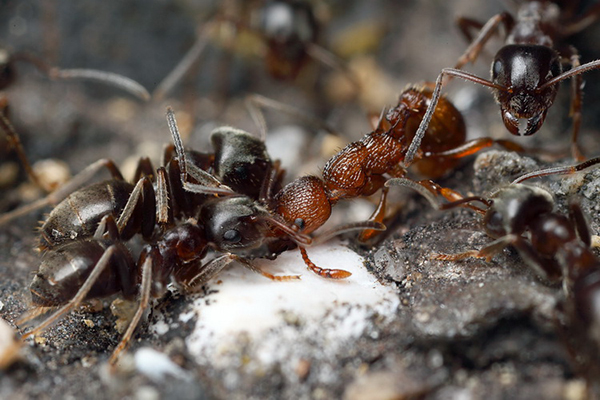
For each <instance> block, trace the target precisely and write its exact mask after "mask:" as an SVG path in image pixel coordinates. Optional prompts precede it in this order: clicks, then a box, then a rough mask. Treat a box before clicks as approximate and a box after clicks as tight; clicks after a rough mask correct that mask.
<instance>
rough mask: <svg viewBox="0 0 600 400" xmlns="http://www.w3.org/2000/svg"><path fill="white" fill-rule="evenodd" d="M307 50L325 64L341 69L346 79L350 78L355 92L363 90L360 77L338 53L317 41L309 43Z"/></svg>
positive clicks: (337, 69) (349, 80)
mask: <svg viewBox="0 0 600 400" xmlns="http://www.w3.org/2000/svg"><path fill="white" fill-rule="evenodd" d="M306 52H307V54H308V55H309V56H311V57H312V58H314V59H315V60H318V61H320V62H322V63H323V64H325V65H327V66H328V67H330V68H332V69H333V70H335V71H341V72H342V74H343V75H344V76H345V77H346V79H348V82H350V84H351V85H352V87H353V88H354V90H355V93H360V92H361V83H360V81H359V80H358V77H357V76H356V74H354V72H352V71H351V70H350V69H349V68H348V66H347V65H346V64H345V63H344V61H343V60H342V59H341V58H339V57H338V56H337V55H335V54H334V53H332V52H331V51H329V50H327V49H325V48H324V47H322V46H319V45H318V44H315V43H307V45H306Z"/></svg>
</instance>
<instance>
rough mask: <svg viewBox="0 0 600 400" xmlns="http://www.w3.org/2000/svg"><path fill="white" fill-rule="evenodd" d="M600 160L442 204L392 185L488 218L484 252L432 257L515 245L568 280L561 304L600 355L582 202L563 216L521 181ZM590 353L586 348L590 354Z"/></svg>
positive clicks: (538, 267)
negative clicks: (483, 195) (489, 194)
mask: <svg viewBox="0 0 600 400" xmlns="http://www.w3.org/2000/svg"><path fill="white" fill-rule="evenodd" d="M598 163H600V157H597V158H594V159H590V160H588V161H586V162H584V163H581V164H578V165H574V166H567V167H553V168H548V169H544V170H539V171H534V172H532V173H528V174H526V175H523V176H521V177H519V178H518V179H516V180H515V181H513V182H512V183H511V184H510V185H509V186H507V187H504V188H501V189H499V190H497V191H496V192H495V193H493V194H492V195H491V196H490V197H489V198H484V197H480V196H469V197H463V198H460V199H457V200H455V201H453V202H449V203H445V204H440V202H439V201H438V199H437V198H436V197H434V196H432V195H431V193H430V192H428V191H425V190H422V188H419V187H415V186H414V185H410V184H408V185H406V184H405V182H403V181H402V180H390V181H389V183H388V185H390V186H392V185H402V186H410V187H411V188H413V189H416V190H418V191H419V192H420V193H421V194H423V195H424V196H425V197H426V198H427V199H428V200H429V201H430V203H431V204H432V205H433V206H434V207H435V208H437V209H440V210H448V209H452V208H455V207H466V206H469V208H471V209H473V210H475V211H477V212H478V213H480V214H481V215H482V216H483V218H482V222H483V228H484V230H485V232H486V233H487V234H488V235H489V236H490V237H491V238H493V239H494V240H493V241H492V242H491V243H489V244H488V245H486V246H484V247H483V248H482V249H480V250H470V251H466V252H462V253H457V254H439V253H436V254H432V255H431V257H430V258H431V259H433V260H442V261H460V260H464V259H467V258H485V259H486V260H487V261H490V260H491V258H492V257H493V256H494V255H495V254H498V253H499V252H500V251H502V250H503V249H504V248H506V247H508V246H512V247H514V248H515V249H516V250H517V252H518V253H519V255H520V256H521V258H522V259H523V260H524V261H525V263H526V264H527V265H528V266H529V267H530V268H532V270H533V271H534V272H535V273H536V274H537V275H538V276H539V277H541V278H542V279H543V280H545V281H547V282H550V283H556V282H559V281H560V280H562V285H563V294H564V298H563V301H562V303H559V304H560V307H559V311H560V312H562V313H563V314H564V315H565V317H566V319H567V322H568V328H569V329H573V332H575V333H576V334H577V335H578V336H581V335H582V334H583V339H584V340H585V341H587V342H588V343H589V344H591V345H592V347H593V348H594V349H595V351H596V353H595V354H596V355H595V356H594V357H597V356H598V354H599V353H598V352H600V335H599V334H598V327H599V326H600V313H599V310H600V303H599V301H598V299H599V296H600V260H599V259H598V258H597V256H596V255H595V253H594V252H593V251H592V236H591V234H590V230H589V227H588V225H587V222H586V218H585V216H584V214H583V212H582V210H581V208H580V206H579V204H577V203H576V202H571V203H570V205H569V213H568V215H563V214H562V213H559V212H557V211H556V210H555V202H554V199H553V197H552V195H551V194H550V193H549V192H548V191H547V190H545V189H543V188H541V187H537V186H531V185H527V184H523V183H520V182H523V181H525V180H527V179H531V178H535V177H540V176H547V175H554V174H571V173H574V172H577V171H582V170H584V169H586V168H589V167H590V166H592V165H596V164H598ZM471 202H480V203H482V204H483V205H484V208H479V207H474V206H472V205H471V204H470V203H471ZM561 322H562V321H561ZM563 328H564V327H563ZM579 345H581V344H579ZM589 351H590V349H589V348H586V354H589V353H588V352H589ZM593 362H594V364H595V363H596V361H595V360H594V361H593ZM588 372H589V371H588ZM590 376H592V375H591V374H590Z"/></svg>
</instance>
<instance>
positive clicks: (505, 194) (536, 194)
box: [483, 184, 554, 238]
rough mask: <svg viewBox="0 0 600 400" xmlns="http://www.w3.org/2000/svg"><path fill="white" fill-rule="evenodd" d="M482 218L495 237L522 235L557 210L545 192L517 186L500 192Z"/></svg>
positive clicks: (495, 195)
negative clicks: (541, 216) (534, 222)
mask: <svg viewBox="0 0 600 400" xmlns="http://www.w3.org/2000/svg"><path fill="white" fill-rule="evenodd" d="M491 199H492V200H493V204H492V205H491V206H490V208H489V210H488V212H487V213H486V214H485V216H484V218H483V223H484V227H485V230H486V232H487V233H488V234H489V235H490V236H491V237H494V238H499V237H502V236H505V235H508V234H516V235H520V234H522V233H523V232H524V231H525V230H526V229H527V227H528V226H529V225H530V224H531V222H532V221H533V219H534V218H535V217H537V216H538V215H541V214H545V213H549V212H551V211H552V210H553V209H554V199H553V198H552V195H550V193H548V192H547V191H546V190H544V189H541V188H538V187H535V186H529V185H522V184H515V185H511V186H508V187H506V188H503V189H500V190H499V191H498V192H496V193H495V194H494V195H493V196H492V198H491Z"/></svg>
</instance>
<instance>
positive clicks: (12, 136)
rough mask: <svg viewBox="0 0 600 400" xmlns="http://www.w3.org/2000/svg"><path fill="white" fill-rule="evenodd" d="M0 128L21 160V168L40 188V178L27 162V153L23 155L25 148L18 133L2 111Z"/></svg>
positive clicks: (0, 113)
mask: <svg viewBox="0 0 600 400" xmlns="http://www.w3.org/2000/svg"><path fill="white" fill-rule="evenodd" d="M0 129H1V130H2V131H4V133H5V135H6V137H7V138H8V144H9V146H10V147H12V148H13V149H14V150H15V152H16V153H17V156H18V157H19V160H21V165H23V168H24V169H25V172H26V173H27V176H29V179H30V180H31V182H32V183H33V184H34V185H36V186H37V187H40V188H41V187H42V185H41V183H40V180H39V178H38V176H37V175H36V173H35V172H34V171H33V168H32V166H31V163H30V162H29V159H28V158H27V155H25V149H23V144H22V143H21V139H20V138H19V134H18V133H17V131H16V130H15V128H14V126H13V125H12V124H11V123H10V121H9V119H8V118H7V117H6V116H5V115H4V113H3V112H0Z"/></svg>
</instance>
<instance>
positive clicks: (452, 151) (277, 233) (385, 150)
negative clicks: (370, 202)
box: [0, 87, 525, 279]
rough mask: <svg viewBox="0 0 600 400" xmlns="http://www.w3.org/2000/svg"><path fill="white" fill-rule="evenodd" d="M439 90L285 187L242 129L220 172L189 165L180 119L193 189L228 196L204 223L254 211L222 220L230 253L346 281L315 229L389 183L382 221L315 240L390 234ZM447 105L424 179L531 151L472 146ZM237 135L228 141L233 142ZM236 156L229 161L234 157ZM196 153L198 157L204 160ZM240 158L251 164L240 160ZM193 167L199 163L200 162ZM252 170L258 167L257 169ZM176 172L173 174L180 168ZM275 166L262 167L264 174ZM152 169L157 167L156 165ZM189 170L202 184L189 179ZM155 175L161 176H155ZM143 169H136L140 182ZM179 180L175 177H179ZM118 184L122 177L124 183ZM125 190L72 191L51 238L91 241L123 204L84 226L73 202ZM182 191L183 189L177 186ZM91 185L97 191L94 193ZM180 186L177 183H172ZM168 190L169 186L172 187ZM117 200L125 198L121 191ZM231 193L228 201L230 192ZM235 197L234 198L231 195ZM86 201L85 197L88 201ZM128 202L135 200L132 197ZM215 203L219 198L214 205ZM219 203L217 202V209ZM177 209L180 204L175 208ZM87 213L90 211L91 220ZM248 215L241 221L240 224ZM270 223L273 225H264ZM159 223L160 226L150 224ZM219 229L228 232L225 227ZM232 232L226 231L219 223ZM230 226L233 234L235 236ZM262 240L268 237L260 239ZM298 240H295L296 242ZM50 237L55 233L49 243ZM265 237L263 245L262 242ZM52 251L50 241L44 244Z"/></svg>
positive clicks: (47, 230)
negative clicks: (487, 151) (390, 219)
mask: <svg viewBox="0 0 600 400" xmlns="http://www.w3.org/2000/svg"><path fill="white" fill-rule="evenodd" d="M430 96H431V91H430V90H429V89H427V88H422V89H418V88H414V87H413V88H409V89H407V90H406V91H404V92H403V93H402V94H401V96H400V99H399V101H398V104H397V106H396V107H394V108H392V109H390V110H389V111H388V112H387V114H386V115H385V116H384V115H383V114H382V115H381V117H380V119H379V121H378V123H377V126H376V128H375V130H374V131H373V132H371V133H368V134H367V135H365V137H364V138H363V139H362V140H360V141H357V142H352V143H350V144H349V145H347V146H346V147H345V148H344V149H342V150H341V151H340V152H339V153H338V154H336V155H335V156H333V157H332V158H331V159H330V160H329V161H328V162H327V163H326V164H325V166H324V168H323V173H322V176H323V178H322V179H321V178H319V177H316V176H303V177H300V178H297V179H295V180H294V181H292V182H290V183H289V184H287V185H286V186H285V187H283V188H281V182H282V180H283V171H282V170H281V169H280V167H279V163H272V162H271V160H270V159H269V157H268V154H267V153H266V149H265V147H264V142H263V141H261V140H259V139H256V138H254V139H252V140H251V139H249V138H250V137H251V135H249V134H246V133H243V132H241V131H237V130H233V131H232V129H233V128H226V129H225V128H224V129H225V131H231V133H229V134H227V135H225V131H217V132H215V134H214V135H213V139H212V140H213V146H214V147H215V155H214V158H213V159H212V160H213V161H212V164H210V163H209V164H205V166H206V165H209V166H210V168H212V170H213V174H214V175H212V174H209V173H207V172H205V170H206V169H207V168H201V167H198V166H194V167H193V168H192V167H188V164H190V163H189V162H188V161H187V156H186V153H185V151H184V149H183V144H182V143H181V138H180V136H179V133H178V130H177V127H176V126H175V124H174V122H170V129H171V131H172V136H173V143H174V146H175V147H174V149H175V151H176V154H177V159H178V160H180V161H179V163H180V165H181V167H180V168H181V182H182V186H183V188H184V189H185V190H188V191H192V192H196V193H202V194H207V195H217V196H221V197H219V198H218V199H209V200H206V201H204V203H205V204H203V205H202V207H201V208H200V209H201V210H213V211H201V216H200V220H201V221H202V223H203V224H212V223H213V222H211V221H214V220H215V218H216V217H215V215H214V214H215V213H217V211H214V210H216V209H217V208H218V209H219V210H220V211H218V212H219V213H220V212H223V213H224V212H226V211H227V210H238V212H240V213H246V214H247V215H246V217H247V218H250V219H249V220H248V221H254V222H253V223H247V222H248V221H246V220H245V219H241V216H240V215H238V214H235V213H234V212H230V214H229V215H230V216H231V220H227V221H224V220H219V222H218V223H219V224H220V225H221V226H228V227H230V228H229V229H228V231H230V232H229V233H227V235H228V236H231V239H236V240H238V241H240V243H238V244H236V245H235V246H232V247H226V246H222V247H217V250H218V251H221V252H231V253H233V252H237V253H236V254H238V255H240V254H241V255H243V256H244V257H246V258H250V259H251V258H275V257H276V256H277V254H279V253H281V252H283V251H285V250H288V249H291V248H293V247H296V246H297V247H298V248H299V250H300V252H301V254H302V258H303V260H304V262H305V263H306V265H307V266H308V267H309V269H311V270H312V271H314V272H315V273H317V274H319V275H321V276H324V277H328V278H335V279H342V278H346V277H348V276H349V275H350V273H349V272H347V271H344V270H338V269H323V268H320V267H318V266H316V265H315V264H314V263H313V262H312V261H311V260H310V259H309V258H308V255H307V252H306V249H305V245H308V244H310V243H312V242H313V239H311V238H309V236H308V235H311V234H312V233H313V232H314V231H315V230H317V229H318V228H320V227H321V226H322V225H323V224H324V223H325V222H326V221H327V220H328V219H329V217H330V215H331V212H332V208H333V206H335V204H337V202H338V201H340V200H342V199H350V198H355V197H359V196H370V195H372V194H374V193H375V192H377V191H378V190H379V189H383V190H382V193H381V198H380V202H379V206H378V207H377V209H376V210H375V212H374V213H373V215H372V217H371V218H370V219H369V220H368V221H366V222H363V223H350V224H347V225H342V226H341V227H337V228H334V229H333V230H331V231H328V232H324V233H322V234H320V235H318V236H317V237H315V238H314V241H324V240H326V239H328V238H330V237H332V236H335V235H338V234H340V233H343V232H345V231H347V230H357V229H367V228H369V230H366V231H365V232H363V234H362V236H361V240H366V239H368V238H370V237H371V236H373V235H374V232H373V231H374V230H382V229H384V226H383V219H384V217H385V207H386V199H387V188H385V187H384V182H385V181H386V179H387V178H386V176H388V175H391V176H393V177H403V176H405V175H406V173H407V171H406V169H404V168H402V167H401V165H400V163H401V162H402V160H403V157H404V154H405V151H406V147H407V143H408V142H409V140H410V138H411V137H412V136H411V135H412V134H414V131H415V129H416V126H417V123H418V122H419V119H420V118H421V117H422V115H423V113H424V112H425V109H426V108H427V104H428V101H429V98H430ZM442 105H443V107H441V108H440V109H439V111H438V113H437V114H436V116H435V118H434V119H433V123H432V124H431V125H430V127H429V130H428V135H427V137H426V140H424V141H423V145H422V149H421V151H420V153H419V161H418V162H417V163H416V165H415V168H416V169H417V170H418V171H419V172H420V173H421V174H423V175H425V176H429V177H432V178H433V177H439V176H442V175H443V174H445V173H446V172H448V171H449V170H451V169H452V168H454V167H455V166H456V163H457V162H458V161H459V159H460V158H462V157H465V156H468V155H470V154H473V153H474V152H476V151H478V150H480V149H482V148H485V147H489V146H491V145H493V144H494V143H498V144H500V145H501V146H504V147H506V148H509V149H513V150H518V151H525V149H523V148H522V147H520V146H519V145H517V144H514V143H512V142H510V141H505V140H501V141H494V140H492V139H490V138H479V139H475V140H471V141H467V142H465V137H466V132H465V125H464V121H463V119H462V116H461V114H460V112H459V111H458V110H457V109H456V108H455V107H454V106H453V105H452V104H451V103H450V102H449V101H447V100H445V99H442ZM225 137H227V138H228V139H227V140H225V139H224V138H225ZM224 154H226V155H227V157H229V159H224V158H223V155H224ZM198 157H199V156H194V157H193V159H194V158H195V159H198ZM240 160H245V164H243V165H242V166H240V165H239V163H240ZM191 165H193V163H192V164H191ZM102 167H106V168H108V169H109V171H111V174H112V175H113V177H115V182H118V185H123V183H122V182H123V179H122V177H121V175H120V173H119V172H118V170H117V168H116V166H114V164H113V163H112V162H109V161H108V160H100V161H98V162H97V163H95V164H93V165H91V166H89V167H88V168H87V169H86V170H84V171H82V172H81V173H80V174H79V175H77V176H76V177H75V178H73V180H72V181H71V182H70V183H69V184H67V185H65V186H64V187H62V188H60V189H58V190H57V191H56V192H54V193H52V194H51V195H49V196H47V197H46V198H44V199H41V200H39V201H37V202H34V203H31V204H30V205H26V206H23V207H21V208H19V209H16V210H13V211H11V212H10V213H6V214H4V215H3V216H0V225H2V224H5V223H7V222H8V221H10V220H12V219H14V218H16V217H18V216H20V215H23V214H26V213H29V212H30V211H32V210H35V209H38V208H40V207H43V206H46V205H50V204H56V203H58V202H59V201H61V200H62V198H64V197H65V196H66V195H67V194H69V193H71V192H72V191H73V190H75V189H76V188H77V187H79V186H81V185H82V184H83V183H85V182H86V181H87V180H89V179H90V177H91V176H92V175H93V174H95V172H96V171H98V170H99V169H100V168H102ZM250 168H252V170H250ZM171 169H172V168H169V169H168V170H171ZM263 169H264V171H265V172H262V173H258V171H262V170H263ZM145 170H146V171H151V168H148V167H146V168H145ZM188 174H189V176H191V177H192V178H193V179H194V180H196V181H197V182H198V183H190V182H188ZM146 175H151V172H146ZM139 176H140V172H139V171H138V173H137V174H136V177H138V178H139ZM173 179H174V178H173ZM411 182H413V183H414V184H415V185H420V186H422V187H425V188H427V190H429V191H431V192H433V193H438V194H441V195H443V196H445V197H447V198H449V199H453V198H454V194H453V193H452V191H451V190H450V189H447V188H442V187H440V186H439V185H437V184H435V183H434V182H432V181H430V180H422V181H418V182H417V181H411ZM115 185H117V183H115ZM127 185H128V186H127V187H126V188H125V189H122V190H119V189H118V188H117V187H111V188H110V190H108V189H106V188H104V187H103V186H102V189H101V190H102V192H101V193H100V192H99V190H100V189H94V191H92V192H90V193H88V192H87V189H83V190H80V191H79V192H76V193H74V194H73V195H71V197H73V198H72V199H71V200H69V201H68V202H65V201H63V202H62V203H61V204H59V205H58V206H56V208H55V210H54V211H53V212H52V213H51V214H50V217H49V218H48V220H47V221H46V223H45V224H44V226H42V233H43V235H42V237H50V236H52V235H54V236H55V237H56V236H60V237H61V238H64V239H68V238H72V237H87V236H90V235H92V234H93V232H94V229H95V227H96V224H98V223H99V221H100V219H101V218H102V217H103V216H104V215H105V212H112V213H114V214H115V215H120V213H122V210H123V207H124V206H123V205H120V206H116V205H115V204H110V203H107V204H106V205H105V206H104V207H105V209H104V211H105V212H104V211H103V212H99V211H98V209H94V212H95V213H97V214H95V215H94V217H93V219H92V220H91V222H93V223H90V224H86V225H87V228H85V231H82V229H83V228H82V227H81V226H80V225H81V223H80V222H79V221H78V219H77V218H76V217H75V216H72V217H69V218H70V219H71V220H67V219H66V218H54V217H53V215H54V214H57V215H65V216H66V215H72V211H71V207H72V204H75V205H76V206H81V207H83V206H84V205H86V204H87V203H89V201H94V199H96V198H108V196H109V193H119V195H118V197H123V198H127V197H128V196H133V194H131V195H130V193H133V192H134V190H133V189H132V187H131V185H130V184H127ZM173 186H174V187H178V185H173ZM90 190H91V189H90ZM171 190H175V189H171ZM159 192H163V193H164V192H165V190H164V189H161V190H159ZM111 196H113V197H117V195H116V194H115V195H111ZM223 196H224V197H223ZM228 197H229V198H228ZM79 198H81V200H79ZM121 202H123V204H124V202H125V200H122V201H121ZM208 204H211V206H210V207H209V206H208ZM213 204H214V205H213ZM173 208H175V209H176V208H177V205H176V204H175V205H173V206H171V207H169V209H173ZM86 219H89V217H87V216H86ZM240 219H241V220H240ZM263 220H264V221H268V223H267V225H271V226H270V227H269V228H265V227H264V226H263V224H262V223H258V222H256V221H263ZM149 224H150V225H152V223H151V222H150V223H149ZM214 229H218V227H217V226H215V227H214ZM219 229H223V228H219ZM225 233H226V232H223V234H225ZM246 237H252V238H253V240H254V241H256V244H255V245H256V248H254V247H249V245H248V244H247V243H246V239H245V238H246ZM259 238H260V239H259ZM290 238H292V240H290ZM45 240H46V241H50V240H49V239H45ZM214 240H215V242H218V243H220V242H222V241H223V239H222V238H215V239H214ZM261 241H262V242H263V243H262V244H261V243H260V242H261ZM43 247H45V246H43Z"/></svg>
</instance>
